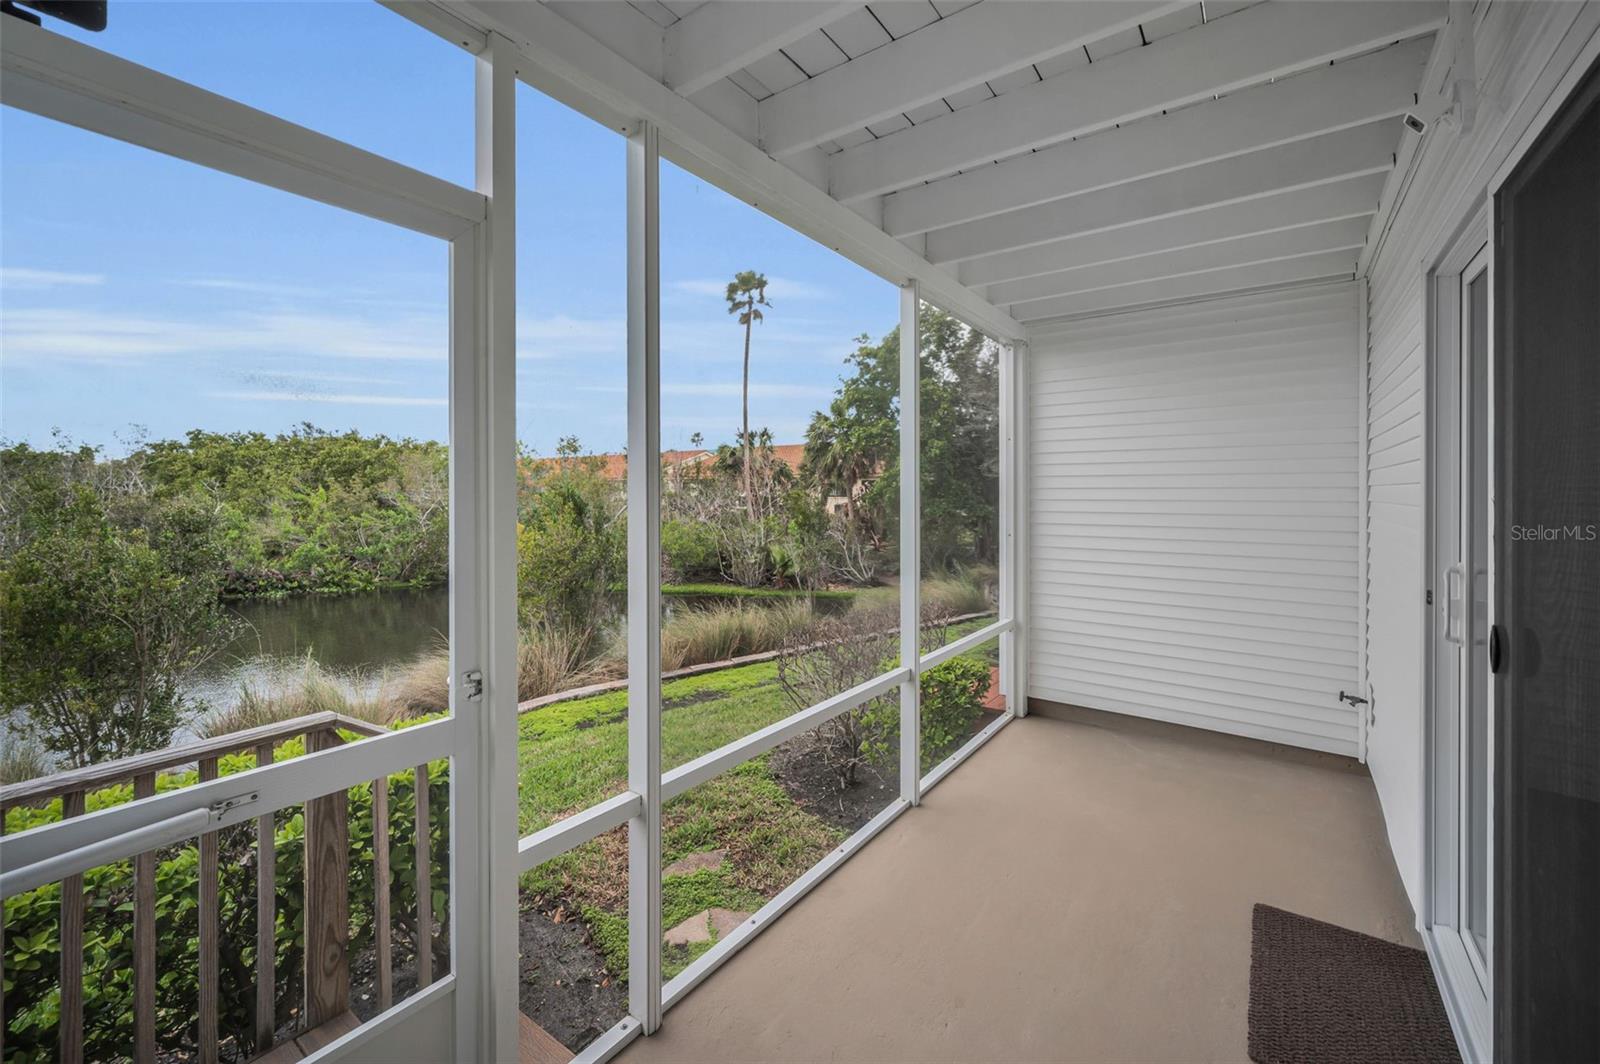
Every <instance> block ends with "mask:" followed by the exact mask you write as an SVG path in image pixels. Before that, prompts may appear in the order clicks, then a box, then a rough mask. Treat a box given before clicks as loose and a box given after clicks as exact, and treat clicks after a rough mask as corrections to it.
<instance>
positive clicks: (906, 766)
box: [900, 281, 922, 805]
mask: <svg viewBox="0 0 1600 1064" xmlns="http://www.w3.org/2000/svg"><path fill="white" fill-rule="evenodd" d="M920 303H921V298H920V296H919V293H918V287H917V282H916V281H910V282H907V283H906V285H905V286H904V287H902V288H901V289H900V664H901V665H902V666H903V667H904V668H907V669H909V670H910V676H909V677H908V678H907V679H906V681H905V682H904V683H902V684H901V685H900V797H901V798H904V799H905V800H906V801H907V802H909V803H910V804H912V805H920V804H921V802H922V681H921V674H922V669H921V656H922V640H921V634H922V632H921V629H922V424H921V422H922V388H921V384H920V381H921V378H922V374H921V370H922V359H921V350H922V344H921V340H920V335H919V331H918V328H917V326H918V321H917V308H918V305H919V304H920Z"/></svg>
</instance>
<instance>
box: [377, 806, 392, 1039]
mask: <svg viewBox="0 0 1600 1064" xmlns="http://www.w3.org/2000/svg"><path fill="white" fill-rule="evenodd" d="M372 863H373V875H372V891H373V905H372V907H373V914H372V915H373V921H374V922H375V923H376V924H377V925H378V927H377V938H378V1008H380V1009H387V1008H388V1007H389V1006H391V1005H393V1004H394V946H393V942H392V941H391V931H390V928H391V926H392V918H391V915H390V912H389V777H388V776H380V777H379V778H378V779H375V780H373V781H372Z"/></svg>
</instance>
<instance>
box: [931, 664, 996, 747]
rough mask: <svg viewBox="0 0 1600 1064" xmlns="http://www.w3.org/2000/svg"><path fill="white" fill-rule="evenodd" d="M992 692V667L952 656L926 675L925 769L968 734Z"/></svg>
mask: <svg viewBox="0 0 1600 1064" xmlns="http://www.w3.org/2000/svg"><path fill="white" fill-rule="evenodd" d="M988 693H989V666H988V664H987V663H986V662H983V661H978V660H976V659H974V658H951V659H950V660H949V661H946V662H944V663H943V664H940V665H935V666H934V667H933V668H931V669H929V670H928V671H927V672H925V673H923V674H922V751H923V766H922V767H923V770H924V771H926V770H927V769H929V768H931V767H933V764H932V763H933V761H934V760H935V759H936V758H937V757H939V756H942V755H943V753H944V752H945V751H948V750H950V749H951V748H953V747H954V746H956V744H958V743H959V742H960V741H961V740H963V739H965V738H966V737H967V733H968V732H969V731H971V730H972V722H973V721H975V720H977V719H978V714H979V713H980V712H981V711H982V708H983V696H984V695H986V694H988Z"/></svg>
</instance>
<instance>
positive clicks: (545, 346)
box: [517, 314, 628, 358]
mask: <svg viewBox="0 0 1600 1064" xmlns="http://www.w3.org/2000/svg"><path fill="white" fill-rule="evenodd" d="M627 349H628V323H627V320H626V319H623V318H573V317H569V316H568V315H565V314H553V315H551V316H549V317H544V318H537V317H531V316H529V315H526V314H521V315H518V318H517V357H518V358H560V357H562V356H563V355H579V354H583V355H597V354H610V353H613V352H615V353H619V354H620V353H624V352H626V351H627Z"/></svg>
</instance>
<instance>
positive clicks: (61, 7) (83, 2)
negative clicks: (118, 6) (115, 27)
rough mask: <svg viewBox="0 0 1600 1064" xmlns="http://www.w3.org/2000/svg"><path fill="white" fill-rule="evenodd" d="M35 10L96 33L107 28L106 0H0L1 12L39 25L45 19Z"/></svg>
mask: <svg viewBox="0 0 1600 1064" xmlns="http://www.w3.org/2000/svg"><path fill="white" fill-rule="evenodd" d="M19 5H20V6H19ZM23 8H32V9H33V10H32V11H24V10H22V9H23ZM34 11H37V12H39V15H49V16H50V17H51V18H58V19H60V20H61V21H62V22H70V23H72V24H73V25H74V26H78V27H80V28H82V29H86V30H91V31H93V32H96V33H98V32H99V31H101V30H103V29H105V28H106V0H0V12H4V13H5V14H7V15H14V16H16V17H17V18H20V19H22V20H23V21H25V22H31V23H33V24H34V25H35V26H38V25H40V24H41V23H42V21H43V20H41V19H40V18H39V15H35V14H34V13H33V12H34Z"/></svg>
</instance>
